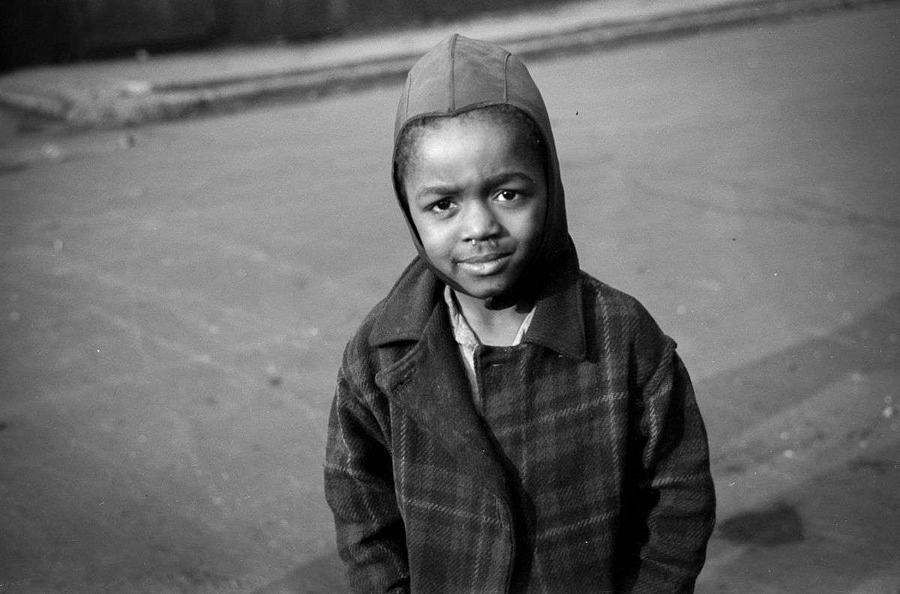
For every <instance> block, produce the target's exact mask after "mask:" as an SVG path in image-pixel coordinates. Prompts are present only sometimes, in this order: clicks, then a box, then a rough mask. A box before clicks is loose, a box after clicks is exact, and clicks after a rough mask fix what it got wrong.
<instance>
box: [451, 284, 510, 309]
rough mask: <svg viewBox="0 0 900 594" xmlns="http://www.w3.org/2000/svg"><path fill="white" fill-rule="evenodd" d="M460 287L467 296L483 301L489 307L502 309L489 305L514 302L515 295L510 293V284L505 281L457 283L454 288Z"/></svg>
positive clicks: (458, 288)
mask: <svg viewBox="0 0 900 594" xmlns="http://www.w3.org/2000/svg"><path fill="white" fill-rule="evenodd" d="M460 289H461V290H462V292H463V293H465V294H466V295H468V296H469V297H471V298H473V299H478V300H479V301H484V302H485V304H486V305H487V306H488V307H489V309H503V308H497V307H491V304H500V303H505V302H510V303H515V296H514V295H511V294H510V293H511V292H510V289H511V286H509V285H508V284H506V283H496V284H489V283H484V284H481V283H459V284H458V287H457V289H456V290H457V291H459V290H460Z"/></svg>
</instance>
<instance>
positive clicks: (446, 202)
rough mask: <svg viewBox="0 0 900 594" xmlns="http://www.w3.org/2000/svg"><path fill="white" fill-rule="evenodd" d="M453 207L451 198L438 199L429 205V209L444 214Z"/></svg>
mask: <svg viewBox="0 0 900 594" xmlns="http://www.w3.org/2000/svg"><path fill="white" fill-rule="evenodd" d="M451 208H453V201H452V200H450V199H449V198H442V199H441V200H438V201H437V202H434V203H433V204H432V205H431V206H429V207H428V210H430V211H432V212H434V213H438V214H442V213H445V212H447V211H448V210H450V209H451Z"/></svg>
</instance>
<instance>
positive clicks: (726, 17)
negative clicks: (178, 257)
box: [0, 0, 894, 128]
mask: <svg viewBox="0 0 900 594" xmlns="http://www.w3.org/2000/svg"><path fill="white" fill-rule="evenodd" d="M893 1H894V0H775V1H773V0H754V1H750V2H742V3H739V4H736V5H732V6H724V7H722V6H719V7H714V8H707V9H698V10H696V11H689V12H682V13H677V14H667V15H659V16H651V17H645V18H636V19H633V20H626V21H618V22H611V23H606V24H602V25H594V26H589V27H586V28H578V29H571V30H567V31H562V32H554V33H552V34H545V35H537V36H530V37H528V38H521V37H520V38H509V37H507V38H504V37H502V36H498V37H497V38H495V39H493V40H492V41H494V42H495V43H498V44H500V45H503V46H504V47H506V48H507V49H509V50H510V51H511V52H513V53H515V54H517V55H519V56H521V57H523V58H526V59H537V58H544V57H549V56H555V55H562V54H567V53H575V52H579V51H584V50H587V49H596V48H610V47H617V46H622V45H626V44H629V43H635V42H641V41H649V40H653V39H666V38H671V37H676V36H682V35H688V34H691V33H696V32H699V31H705V30H714V29H721V28H726V27H734V26H740V25H746V24H748V23H753V22H759V21H763V20H779V19H785V18H790V17H793V16H801V15H812V14H818V13H824V12H829V11H834V10H840V9H852V8H863V7H866V6H872V5H885V4H889V3H891V2H893ZM420 54H421V53H420V52H415V53H409V54H401V55H396V56H393V57H390V58H385V59H380V60H374V61H362V62H358V63H348V64H347V63H345V64H338V65H335V66H332V67H324V68H315V69H301V70H296V71H287V72H281V73H278V74H268V75H260V76H247V77H238V78H231V79H223V80H214V81H203V82H201V83H188V84H161V85H152V84H142V83H136V84H130V85H128V86H125V87H120V88H111V89H93V90H88V91H81V92H72V93H68V94H66V95H65V96H59V95H55V96H54V95H40V94H26V93H20V92H14V91H8V90H4V89H2V88H0V104H3V105H6V106H7V107H10V108H13V109H16V110H19V111H24V112H27V113H30V114H34V115H38V116H41V117H45V118H50V119H53V120H59V121H63V122H65V123H66V124H69V125H71V126H75V127H85V128H112V127H121V126H134V125H138V124H142V123H146V122H153V121H165V120H174V119H178V118H183V117H187V116H191V115H197V114H201V113H214V112H225V111H233V110H235V109H238V108H241V107H246V106H249V105H252V104H256V103H261V102H263V101H274V100H277V99H285V98H287V97H290V98H291V99H294V100H311V99H316V98H318V97H321V96H325V95H329V94H333V93H336V92H343V91H349V90H354V89H359V88H364V87H370V86H373V85H376V84H385V83H388V82H393V81H397V80H401V79H402V78H403V77H404V76H405V75H406V72H407V71H408V70H409V68H410V67H411V66H412V64H413V63H414V62H415V61H416V59H418V57H419V56H420Z"/></svg>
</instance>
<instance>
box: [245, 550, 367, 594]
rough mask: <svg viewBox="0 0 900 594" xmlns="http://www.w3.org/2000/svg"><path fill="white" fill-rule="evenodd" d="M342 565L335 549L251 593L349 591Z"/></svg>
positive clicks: (316, 593) (330, 593) (325, 592)
mask: <svg viewBox="0 0 900 594" xmlns="http://www.w3.org/2000/svg"><path fill="white" fill-rule="evenodd" d="M349 591H350V589H349V587H348V586H347V581H346V580H345V579H344V566H343V563H342V562H341V560H340V558H339V557H338V554H337V551H332V553H331V554H329V555H326V556H324V557H319V558H318V559H315V560H313V561H311V562H309V563H305V564H303V565H299V566H297V567H296V568H295V569H294V570H293V571H291V572H290V573H288V574H287V575H285V576H284V577H282V578H281V579H279V580H276V581H274V582H272V583H271V584H267V585H266V586H263V587H262V588H260V589H258V590H255V591H254V593H253V594H288V593H291V594H293V593H299V592H303V593H304V594H341V593H343V592H349Z"/></svg>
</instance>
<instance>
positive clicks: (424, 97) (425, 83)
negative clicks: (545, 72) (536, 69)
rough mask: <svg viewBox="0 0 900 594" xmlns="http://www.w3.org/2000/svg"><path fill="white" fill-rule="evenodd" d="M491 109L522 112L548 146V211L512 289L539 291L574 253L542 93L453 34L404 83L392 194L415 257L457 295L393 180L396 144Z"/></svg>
mask: <svg viewBox="0 0 900 594" xmlns="http://www.w3.org/2000/svg"><path fill="white" fill-rule="evenodd" d="M491 105H510V106H512V107H515V108H517V109H519V110H520V111H522V112H524V113H525V114H526V115H528V116H529V117H530V118H531V119H532V120H533V121H534V122H535V124H537V127H538V129H539V130H540V131H541V134H542V135H543V139H544V142H545V145H546V153H547V163H546V172H547V176H546V177H547V211H546V218H545V220H544V226H543V236H542V238H541V242H540V247H539V248H538V250H537V252H536V253H535V256H534V258H533V260H532V261H531V262H529V264H528V268H527V270H526V271H525V273H524V276H525V277H527V278H524V279H520V280H519V285H517V286H516V289H515V291H517V292H518V291H521V290H523V289H524V290H529V288H537V287H539V286H540V284H541V282H542V281H543V279H544V277H545V276H546V273H547V272H548V271H549V270H550V267H551V266H553V265H554V263H555V262H557V261H558V259H559V258H560V257H561V256H562V255H564V254H567V253H568V252H570V251H574V247H573V246H572V242H571V240H570V239H569V233H568V229H567V226H566V209H565V200H564V192H563V186H562V181H561V179H560V175H559V160H558V158H557V156H556V145H555V144H554V142H553V132H552V131H551V129H550V118H549V116H548V115H547V108H546V107H545V105H544V100H543V98H542V97H541V93H540V91H539V90H538V88H537V85H535V84H534V81H533V80H532V78H531V75H530V74H529V73H528V70H527V69H526V68H525V64H523V63H522V61H521V60H519V59H518V58H517V57H516V56H514V55H512V54H510V53H509V52H508V51H506V50H505V49H503V48H501V47H499V46H496V45H493V44H491V43H486V42H484V41H478V40H475V39H469V38H467V37H463V36H461V35H457V34H454V35H452V36H450V37H448V38H447V39H445V40H444V41H442V42H441V43H439V44H438V45H437V46H435V47H434V48H432V49H431V50H430V51H429V52H428V53H427V54H425V55H424V56H423V57H422V58H421V59H419V61H418V62H416V64H415V65H414V66H413V67H412V68H411V69H410V71H409V74H408V75H407V77H406V85H405V86H404V88H403V94H402V95H401V97H400V105H399V106H398V109H397V119H396V123H395V126H394V161H393V173H394V174H393V181H394V190H395V193H396V195H397V199H398V200H399V201H400V207H401V210H402V211H403V213H404V215H405V216H406V223H407V225H408V226H409V228H410V232H411V235H412V239H413V243H414V244H415V246H416V250H417V251H418V252H419V255H420V256H421V258H422V259H423V260H424V261H425V262H426V263H428V265H429V268H431V270H432V272H434V273H435V274H436V275H437V276H438V277H439V278H440V279H441V280H443V281H444V282H445V283H447V284H449V285H450V286H452V287H453V288H454V289H457V290H460V288H459V287H458V286H457V285H456V284H455V283H454V282H453V281H451V280H450V279H448V278H446V277H445V276H444V275H443V274H442V273H440V271H438V270H437V269H436V268H435V267H434V266H433V265H432V264H431V263H430V262H429V260H428V256H427V255H426V253H425V249H424V247H423V246H422V242H421V240H420V239H419V234H418V232H417V231H416V228H415V225H414V224H413V222H412V219H411V218H410V214H409V209H408V207H407V205H406V203H405V199H404V197H403V188H402V181H401V180H400V179H398V177H397V148H398V147H397V141H398V140H399V138H400V135H401V132H402V131H403V129H404V128H405V127H406V126H408V125H410V124H411V123H412V122H415V121H416V120H419V119H422V118H425V117H429V116H454V115H458V114H460V113H463V112H466V111H470V110H473V109H478V108H481V107H488V106H491ZM523 283H524V284H525V285H526V286H524V287H523V286H522V284H523Z"/></svg>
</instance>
